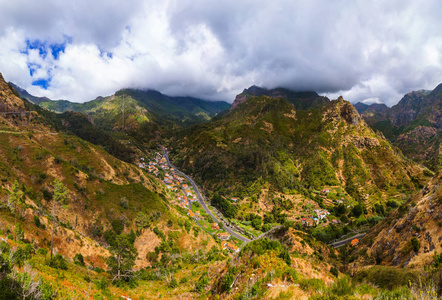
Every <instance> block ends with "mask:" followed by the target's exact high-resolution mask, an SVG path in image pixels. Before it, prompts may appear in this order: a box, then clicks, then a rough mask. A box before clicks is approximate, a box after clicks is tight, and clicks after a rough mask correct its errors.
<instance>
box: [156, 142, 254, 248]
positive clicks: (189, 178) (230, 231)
mask: <svg viewBox="0 0 442 300" xmlns="http://www.w3.org/2000/svg"><path fill="white" fill-rule="evenodd" d="M161 149H162V150H163V156H164V157H165V158H166V161H167V164H168V165H169V167H171V168H173V169H174V170H175V172H177V173H178V174H180V175H181V176H183V177H184V178H186V179H187V180H188V181H189V182H190V183H191V184H192V186H193V189H194V190H195V193H196V196H197V197H198V201H199V203H200V204H201V206H202V207H203V208H204V210H205V211H206V213H207V214H208V215H209V216H211V217H212V219H213V221H214V222H216V223H223V225H224V226H223V227H224V230H225V231H227V232H228V233H230V235H233V236H234V237H236V238H237V239H239V240H241V241H243V242H244V243H248V242H250V241H251V240H250V239H248V238H246V237H244V236H242V235H240V234H238V233H236V232H235V231H233V230H232V229H230V227H228V225H227V224H226V223H225V222H224V221H220V220H219V219H218V218H217V217H216V216H215V215H214V214H212V212H211V211H210V209H209V208H208V207H207V205H206V202H205V201H204V199H203V196H201V193H200V191H199V189H198V187H197V186H196V183H195V182H194V181H193V179H192V178H191V177H190V176H187V175H186V174H184V173H183V172H181V171H180V170H178V168H177V167H175V166H174V165H173V164H172V163H171V162H170V160H169V155H168V154H167V150H166V149H165V148H164V147H161Z"/></svg>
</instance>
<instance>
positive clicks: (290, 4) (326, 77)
mask: <svg viewBox="0 0 442 300" xmlns="http://www.w3.org/2000/svg"><path fill="white" fill-rule="evenodd" d="M3 2H5V3H3ZM0 4H1V5H2V10H1V11H0V28H2V29H0V45H2V47H0V72H2V73H3V75H4V77H5V78H6V79H7V80H10V81H13V82H14V83H16V84H18V85H20V86H22V87H24V88H26V89H28V90H29V92H31V93H35V94H37V95H46V96H49V97H50V98H55V99H58V98H64V99H70V100H74V101H86V100H90V99H93V98H95V97H96V96H99V95H109V94H112V93H113V92H115V91H116V90H118V89H120V88H124V87H139V88H154V89H158V90H160V91H161V92H164V93H169V94H172V95H191V96H197V97H203V98H209V99H224V100H228V101H232V100H233V98H234V96H235V95H236V94H237V93H239V92H241V91H242V89H243V88H246V87H248V86H250V85H252V84H257V85H262V86H265V87H268V88H273V87H277V86H283V87H287V88H291V89H295V90H316V91H318V92H320V93H323V94H326V95H329V96H330V97H332V98H333V97H335V96H338V95H340V94H342V95H343V96H344V97H345V98H346V99H348V100H351V101H352V102H357V101H363V100H366V99H374V98H376V99H380V101H382V102H385V103H386V104H388V105H392V104H394V103H396V102H397V101H398V100H399V99H400V98H401V96H402V95H403V94H404V93H406V92H409V91H411V90H415V89H422V88H425V89H432V88H434V87H435V86H436V85H437V84H438V83H440V82H441V81H442V80H441V78H442V55H441V53H442V36H441V35H440V32H439V31H440V28H441V27H442V26H441V25H442V21H441V19H440V15H441V8H440V5H439V3H438V1H437V0H428V1H425V4H423V3H422V2H421V1H417V0H416V1H412V0H406V1H398V0H394V1H388V2H386V1H381V0H378V1H371V2H370V3H368V2H366V1H353V2H348V1H344V0H341V1H333V2H330V1H321V0H312V1H276V2H275V1H272V2H269V1H260V0H242V1H231V0H226V1H222V2H219V1H207V0H192V1H190V0H168V1H160V0H152V1H141V0H130V1H129V2H128V1H125V2H124V3H123V2H121V1H116V0H109V1H106V2H103V1H90V0H78V1H71V2H63V3H61V2H60V1H58V0H42V1H39V2H38V4H37V2H35V1H30V0H17V1H8V2H6V1H5V0H0ZM3 4H4V5H3ZM26 40H31V41H34V40H42V41H45V42H47V45H50V44H54V43H58V44H60V43H65V42H66V41H68V43H67V45H66V48H65V50H64V52H62V53H60V55H59V58H58V59H55V58H54V57H53V56H52V55H46V56H45V57H41V56H40V55H39V53H38V51H37V50H29V49H28V51H27V52H26V53H23V51H24V50H26ZM29 64H35V65H37V66H38V68H36V70H35V72H33V75H32V76H31V75H30V72H29V69H28V65H29ZM47 78H51V81H50V85H49V87H48V89H47V90H44V89H42V88H40V87H37V86H32V82H33V81H35V80H36V79H47Z"/></svg>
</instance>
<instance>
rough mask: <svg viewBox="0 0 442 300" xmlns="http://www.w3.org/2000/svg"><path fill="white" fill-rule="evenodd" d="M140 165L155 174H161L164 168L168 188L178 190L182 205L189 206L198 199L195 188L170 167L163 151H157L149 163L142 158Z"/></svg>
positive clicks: (179, 201) (179, 200)
mask: <svg viewBox="0 0 442 300" xmlns="http://www.w3.org/2000/svg"><path fill="white" fill-rule="evenodd" d="M138 166H139V167H140V168H142V169H146V170H147V171H149V172H150V173H153V174H154V175H155V176H159V174H160V172H159V169H161V170H163V171H164V179H163V181H164V183H165V184H166V187H167V188H168V189H170V190H172V191H174V192H178V197H177V200H178V205H179V206H180V207H182V208H189V206H190V203H192V202H195V201H198V198H197V196H196V194H195V192H194V191H193V189H192V188H191V187H189V186H188V185H187V183H185V182H186V180H185V179H184V178H183V177H182V176H180V175H178V174H177V173H176V172H175V170H173V169H172V168H170V167H169V165H168V164H167V160H166V158H165V157H164V156H163V155H162V154H161V153H159V152H157V153H156V155H155V157H154V158H153V160H151V161H149V162H148V163H146V162H145V161H144V158H141V160H140V162H139V164H138Z"/></svg>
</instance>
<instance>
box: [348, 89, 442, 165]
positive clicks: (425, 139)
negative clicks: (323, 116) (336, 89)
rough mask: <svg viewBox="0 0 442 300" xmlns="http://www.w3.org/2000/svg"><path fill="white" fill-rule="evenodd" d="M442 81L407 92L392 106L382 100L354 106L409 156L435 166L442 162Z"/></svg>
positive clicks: (376, 128) (370, 123)
mask: <svg viewBox="0 0 442 300" xmlns="http://www.w3.org/2000/svg"><path fill="white" fill-rule="evenodd" d="M441 90H442V84H440V85H438V86H437V87H436V88H435V89H434V90H433V91H425V90H420V91H415V92H411V93H408V94H406V95H405V96H404V97H403V98H402V99H401V100H400V101H399V102H398V104H396V105H394V106H393V107H391V108H388V107H386V106H385V105H383V104H372V105H370V106H367V105H365V104H362V103H358V104H356V105H355V107H356V108H357V109H358V111H359V112H360V113H361V116H362V117H363V118H364V119H365V121H366V122H367V123H368V124H369V125H370V126H371V127H372V128H374V129H375V130H379V131H380V132H382V134H383V135H384V136H385V137H386V138H387V139H389V140H390V141H391V142H392V143H393V144H394V145H395V146H397V147H399V148H400V149H401V151H402V152H403V153H404V154H405V155H406V156H408V157H410V158H412V159H414V160H416V161H418V162H420V163H423V164H425V165H426V166H428V167H430V168H431V169H433V170H438V169H439V168H440V167H441V164H442V153H441V148H440V142H441V138H442V133H441V127H442V117H441V114H442V113H441V111H442V92H441Z"/></svg>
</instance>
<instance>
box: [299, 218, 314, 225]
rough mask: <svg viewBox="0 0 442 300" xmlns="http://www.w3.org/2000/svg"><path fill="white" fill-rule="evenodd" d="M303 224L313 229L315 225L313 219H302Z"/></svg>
mask: <svg viewBox="0 0 442 300" xmlns="http://www.w3.org/2000/svg"><path fill="white" fill-rule="evenodd" d="M301 224H302V225H303V226H306V227H313V226H314V225H315V223H314V221H313V219H310V218H302V219H301Z"/></svg>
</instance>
